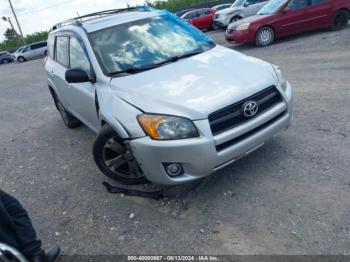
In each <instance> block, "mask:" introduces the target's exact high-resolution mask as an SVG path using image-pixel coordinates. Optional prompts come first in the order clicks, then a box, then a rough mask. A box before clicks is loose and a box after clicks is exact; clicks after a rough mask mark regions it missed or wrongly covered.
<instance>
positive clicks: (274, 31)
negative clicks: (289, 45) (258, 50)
mask: <svg viewBox="0 0 350 262" xmlns="http://www.w3.org/2000/svg"><path fill="white" fill-rule="evenodd" d="M263 27H269V28H271V29H272V31H273V33H274V35H275V36H276V30H275V28H274V27H273V26H272V25H263V26H260V27H259V28H258V29H257V30H256V34H257V33H258V31H259V30H260V29H261V28H263ZM256 34H255V36H256Z"/></svg>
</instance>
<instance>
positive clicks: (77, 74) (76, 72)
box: [65, 68, 91, 83]
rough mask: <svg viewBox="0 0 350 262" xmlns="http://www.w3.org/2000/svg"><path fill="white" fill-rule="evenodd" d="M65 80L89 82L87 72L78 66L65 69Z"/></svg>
mask: <svg viewBox="0 0 350 262" xmlns="http://www.w3.org/2000/svg"><path fill="white" fill-rule="evenodd" d="M65 77H66V81H67V82H68V83H85V82H91V81H90V78H89V76H88V74H87V73H86V72H85V71H84V70H83V69H80V68H72V69H68V70H67V71H66V75H65Z"/></svg>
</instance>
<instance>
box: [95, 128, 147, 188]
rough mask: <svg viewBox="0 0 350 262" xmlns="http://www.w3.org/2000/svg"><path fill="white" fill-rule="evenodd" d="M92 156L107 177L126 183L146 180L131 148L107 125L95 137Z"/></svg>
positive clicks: (134, 183)
mask: <svg viewBox="0 0 350 262" xmlns="http://www.w3.org/2000/svg"><path fill="white" fill-rule="evenodd" d="M93 156H94V160H95V162H96V165H97V166H98V168H99V169H100V170H101V171H102V173H104V174H105V175H106V176H108V177H109V178H112V179H114V180H116V181H118V182H121V183H123V184H128V185H136V184H144V183H146V182H147V180H146V178H145V176H144V174H143V173H142V170H141V168H140V167H139V164H138V163H137V161H136V159H135V158H134V156H133V154H132V152H131V150H130V149H129V148H128V147H127V146H126V144H125V143H124V142H123V140H122V139H120V138H119V136H118V134H117V133H116V132H115V131H114V130H113V129H112V128H111V127H110V126H108V125H105V126H104V127H103V128H102V129H101V131H100V133H99V134H98V136H97V138H96V141H95V143H94V146H93Z"/></svg>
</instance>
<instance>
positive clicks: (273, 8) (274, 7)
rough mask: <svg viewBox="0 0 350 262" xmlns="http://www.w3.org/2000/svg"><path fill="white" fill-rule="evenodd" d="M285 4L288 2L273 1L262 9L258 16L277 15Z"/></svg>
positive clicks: (281, 0)
mask: <svg viewBox="0 0 350 262" xmlns="http://www.w3.org/2000/svg"><path fill="white" fill-rule="evenodd" d="M285 2H287V0H271V1H270V2H268V3H267V4H266V5H265V6H264V7H263V8H261V9H260V11H259V12H258V15H272V14H274V13H276V12H277V11H278V9H280V7H281V6H282V5H283V4H284V3H285Z"/></svg>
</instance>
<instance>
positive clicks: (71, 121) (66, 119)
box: [54, 97, 82, 128]
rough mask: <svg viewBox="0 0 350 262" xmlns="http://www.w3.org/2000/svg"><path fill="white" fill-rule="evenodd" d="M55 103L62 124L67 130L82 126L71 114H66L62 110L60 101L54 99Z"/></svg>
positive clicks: (63, 109) (64, 110)
mask: <svg viewBox="0 0 350 262" xmlns="http://www.w3.org/2000/svg"><path fill="white" fill-rule="evenodd" d="M54 99H55V103H56V106H57V108H58V111H59V112H60V114H61V117H62V120H63V123H64V124H65V125H66V126H67V127H68V128H77V127H79V126H81V125H82V123H81V122H80V120H79V119H78V118H76V117H75V116H73V115H72V114H71V113H69V112H67V110H66V109H65V108H64V106H63V105H62V103H61V101H60V100H59V99H58V98H57V97H55V98H54Z"/></svg>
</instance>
